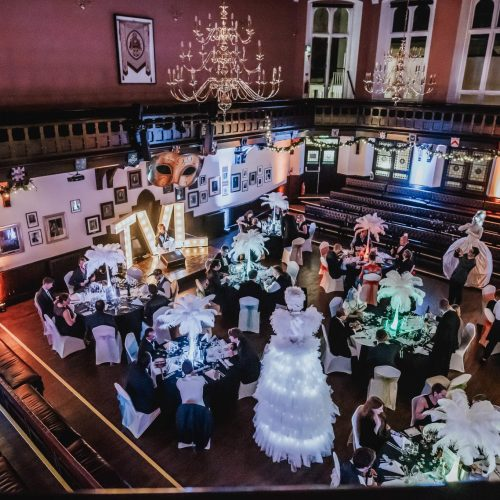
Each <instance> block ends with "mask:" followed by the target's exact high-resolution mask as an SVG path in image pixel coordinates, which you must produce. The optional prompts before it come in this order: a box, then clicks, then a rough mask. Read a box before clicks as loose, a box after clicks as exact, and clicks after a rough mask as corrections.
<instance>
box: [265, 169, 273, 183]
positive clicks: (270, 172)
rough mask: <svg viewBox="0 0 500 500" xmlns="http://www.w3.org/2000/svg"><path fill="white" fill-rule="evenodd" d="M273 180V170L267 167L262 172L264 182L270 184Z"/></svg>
mask: <svg viewBox="0 0 500 500" xmlns="http://www.w3.org/2000/svg"><path fill="white" fill-rule="evenodd" d="M272 178H273V169H272V168H271V167H268V168H266V169H265V170H264V182H271V180H272Z"/></svg>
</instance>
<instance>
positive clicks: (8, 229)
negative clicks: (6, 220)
mask: <svg viewBox="0 0 500 500" xmlns="http://www.w3.org/2000/svg"><path fill="white" fill-rule="evenodd" d="M21 252H24V245H23V239H22V237H21V225H20V224H9V225H8V226H1V227H0V257H3V256H4V255H9V254H11V253H21Z"/></svg>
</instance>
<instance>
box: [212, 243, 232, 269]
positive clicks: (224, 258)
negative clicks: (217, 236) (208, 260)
mask: <svg viewBox="0 0 500 500" xmlns="http://www.w3.org/2000/svg"><path fill="white" fill-rule="evenodd" d="M214 260H218V261H219V262H220V272H221V273H222V274H229V264H231V259H230V258H229V247H228V246H227V245H223V246H222V247H221V249H220V252H218V253H217V255H216V256H215V257H214Z"/></svg>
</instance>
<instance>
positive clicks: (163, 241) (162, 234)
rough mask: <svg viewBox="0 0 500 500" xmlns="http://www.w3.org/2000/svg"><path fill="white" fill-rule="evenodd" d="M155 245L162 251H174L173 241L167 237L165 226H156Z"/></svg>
mask: <svg viewBox="0 0 500 500" xmlns="http://www.w3.org/2000/svg"><path fill="white" fill-rule="evenodd" d="M155 245H156V246H157V247H158V248H159V249H162V250H174V249H175V240H174V239H173V238H172V237H170V236H169V235H168V233H167V229H166V228H165V224H158V226H157V230H156V236H155Z"/></svg>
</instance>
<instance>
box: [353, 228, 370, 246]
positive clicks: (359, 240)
mask: <svg viewBox="0 0 500 500" xmlns="http://www.w3.org/2000/svg"><path fill="white" fill-rule="evenodd" d="M367 243H368V231H360V232H359V233H355V234H354V237H353V239H352V241H351V250H356V251H358V250H361V249H362V248H365V247H366V244H367Z"/></svg>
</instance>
